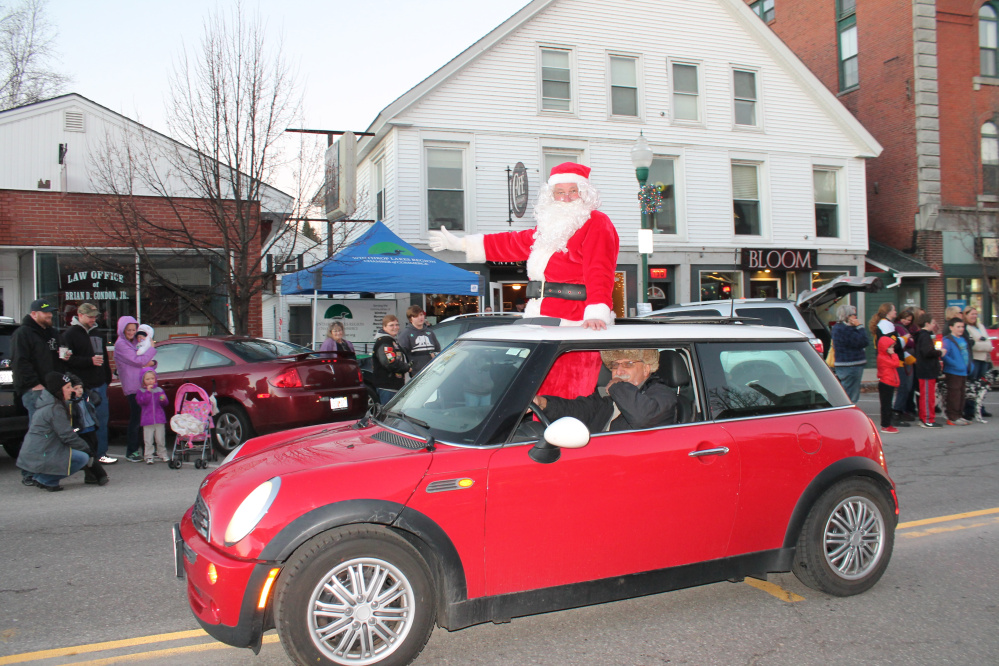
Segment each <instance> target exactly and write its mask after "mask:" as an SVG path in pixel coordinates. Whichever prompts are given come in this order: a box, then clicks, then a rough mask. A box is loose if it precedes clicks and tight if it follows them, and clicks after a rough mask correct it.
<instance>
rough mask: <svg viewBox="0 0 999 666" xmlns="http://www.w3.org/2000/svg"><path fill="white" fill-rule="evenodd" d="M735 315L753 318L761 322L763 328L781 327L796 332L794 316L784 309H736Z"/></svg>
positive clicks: (796, 323)
mask: <svg viewBox="0 0 999 666" xmlns="http://www.w3.org/2000/svg"><path fill="white" fill-rule="evenodd" d="M735 313H736V314H737V315H739V316H740V317H755V318H757V319H759V320H761V321H762V322H763V325H764V326H782V327H784V328H790V329H793V330H795V331H797V330H798V322H796V321H795V320H794V315H792V314H791V312H790V311H789V310H787V309H786V308H738V307H737V308H736V309H735Z"/></svg>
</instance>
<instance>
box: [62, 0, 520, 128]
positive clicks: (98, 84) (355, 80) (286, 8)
mask: <svg viewBox="0 0 999 666" xmlns="http://www.w3.org/2000/svg"><path fill="white" fill-rule="evenodd" d="M527 2H528V0H489V1H488V2H483V1H482V0H474V1H470V0H394V1H389V0H361V1H358V0H349V1H348V0H326V1H325V2H324V1H322V0H256V1H253V0H244V3H243V5H244V7H245V8H246V9H248V10H250V11H251V12H258V13H259V15H260V16H261V18H262V19H263V22H264V24H265V25H266V28H267V36H268V39H269V40H273V41H274V43H276V41H277V40H278V39H281V38H283V42H284V51H285V55H286V56H287V58H288V60H289V61H290V62H291V63H292V64H293V65H294V66H296V67H297V69H298V74H299V78H300V82H301V90H302V93H303V102H304V103H303V110H304V116H303V125H304V126H306V127H308V128H310V129H330V130H353V131H361V130H364V129H365V128H366V127H367V126H368V125H369V124H370V123H371V121H373V120H374V119H375V116H376V115H377V114H378V112H379V111H381V110H382V109H383V108H385V107H386V106H387V105H388V104H390V103H391V102H392V101H393V100H394V99H395V98H397V97H399V96H400V95H402V94H403V93H404V92H406V91H407V90H409V89H410V88H411V87H413V86H414V85H416V84H417V83H419V82H420V81H422V80H423V79H425V78H426V77H427V76H429V75H430V74H432V73H433V72H434V71H435V70H437V69H438V68H440V67H441V66H443V65H444V64H445V63H447V62H448V61H449V60H451V59H452V58H453V57H455V56H456V55H458V54H459V53H461V51H463V50H464V49H465V48H467V47H468V46H471V45H472V44H473V43H475V42H476V41H477V40H478V39H480V38H481V37H483V36H484V35H485V34H486V33H488V32H489V31H490V30H492V29H493V28H495V27H496V26H498V25H499V24H500V23H502V22H503V21H505V20H506V19H507V18H509V17H510V16H512V15H513V14H514V13H516V12H517V11H518V10H519V9H520V8H521V7H523V6H524V5H526V4H527ZM230 7H231V2H229V1H227V0H226V1H223V2H219V3H215V2H211V1H209V2H205V1H204V0H166V1H163V0H156V1H153V0H88V1H84V0H49V2H48V16H49V19H50V21H51V22H52V23H53V24H54V27H55V28H56V30H57V31H58V33H59V37H58V52H59V54H60V56H61V57H60V61H61V62H60V71H61V72H62V73H64V74H66V75H68V76H69V77H70V78H71V79H72V81H71V82H70V83H69V85H67V87H66V92H75V93H79V94H81V95H83V96H84V97H87V98H88V99H90V100H92V101H94V102H96V103H98V104H101V105H102V106H106V107H108V108H109V109H111V110H113V111H117V112H119V113H122V114H123V115H126V116H128V117H130V118H132V119H134V120H138V121H139V122H141V123H142V124H144V125H146V126H148V127H150V128H152V129H155V130H158V131H161V132H164V131H165V130H166V123H165V120H164V119H165V112H164V108H165V103H166V99H167V96H168V94H167V93H168V82H169V77H170V73H171V71H172V68H173V65H174V63H175V62H176V61H177V59H178V56H179V55H180V54H181V53H182V52H183V50H184V48H185V47H186V48H187V49H189V50H191V51H194V50H195V49H197V47H198V44H199V41H200V39H201V36H202V34H203V29H204V19H205V18H206V17H207V16H208V15H209V13H211V12H212V11H214V10H216V9H222V10H223V11H228V9H229V8H230Z"/></svg>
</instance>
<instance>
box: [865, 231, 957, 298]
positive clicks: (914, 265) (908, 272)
mask: <svg viewBox="0 0 999 666" xmlns="http://www.w3.org/2000/svg"><path fill="white" fill-rule="evenodd" d="M866 259H867V263H868V264H869V266H870V268H872V269H874V270H869V271H867V272H869V273H871V272H878V271H884V272H886V273H891V274H892V277H894V278H895V283H894V284H886V285H885V288H886V289H891V288H892V287H896V286H898V283H899V282H901V281H902V280H903V279H905V278H930V277H940V272H939V271H937V270H935V269H934V268H933V267H932V266H930V265H928V264H926V263H924V262H922V261H920V260H919V259H917V258H915V257H914V256H912V255H911V254H906V253H905V252H902V251H901V250H896V249H895V248H893V247H889V246H888V245H885V244H883V243H879V242H877V241H873V240H872V241H870V249H869V250H868V251H867V257H866Z"/></svg>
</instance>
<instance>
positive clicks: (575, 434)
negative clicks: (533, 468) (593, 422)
mask: <svg viewBox="0 0 999 666" xmlns="http://www.w3.org/2000/svg"><path fill="white" fill-rule="evenodd" d="M589 442H590V431H589V430H587V429H586V426H585V425H583V422H582V421H580V420H579V419H574V418H573V417H571V416H563V417H562V418H560V419H559V420H557V421H555V422H554V423H552V424H551V425H550V426H548V427H547V428H545V435H544V438H543V439H542V440H541V441H540V442H538V443H537V444H536V445H535V446H534V448H532V449H531V450H530V451H529V452H528V455H529V456H531V460H533V461H535V462H539V463H545V464H547V463H553V462H555V461H556V460H558V459H559V458H560V457H561V456H562V449H579V448H582V447H584V446H586V445H587V444H588V443H589Z"/></svg>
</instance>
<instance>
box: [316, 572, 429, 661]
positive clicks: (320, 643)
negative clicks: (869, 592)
mask: <svg viewBox="0 0 999 666" xmlns="http://www.w3.org/2000/svg"><path fill="white" fill-rule="evenodd" d="M415 617H416V606H415V604H414V595H413V586H412V584H410V582H409V579H407V578H406V576H405V575H404V574H403V573H402V572H401V571H400V570H399V569H398V568H396V567H394V566H393V565H391V564H390V563H388V562H386V561H384V560H380V559H376V558H369V557H365V558H357V559H353V560H349V561H346V562H343V563H341V564H339V565H337V566H336V568H334V569H333V570H331V571H330V572H329V573H328V574H326V576H325V577H323V579H322V581H321V582H320V583H319V584H318V585H317V586H316V588H315V589H314V590H313V592H312V598H311V599H310V600H309V635H310V637H311V638H312V642H313V643H314V644H315V646H316V647H317V648H318V649H319V651H320V652H322V653H323V655H325V656H326V657H327V658H328V659H330V660H332V661H333V662H335V663H337V664H349V665H351V666H364V665H365V664H374V663H377V662H380V661H381V660H383V659H385V657H387V656H388V655H390V654H392V653H393V652H395V651H396V650H397V649H398V648H399V646H400V645H402V643H403V642H404V641H405V640H406V636H407V635H409V631H410V629H412V627H413V621H414V619H415Z"/></svg>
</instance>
